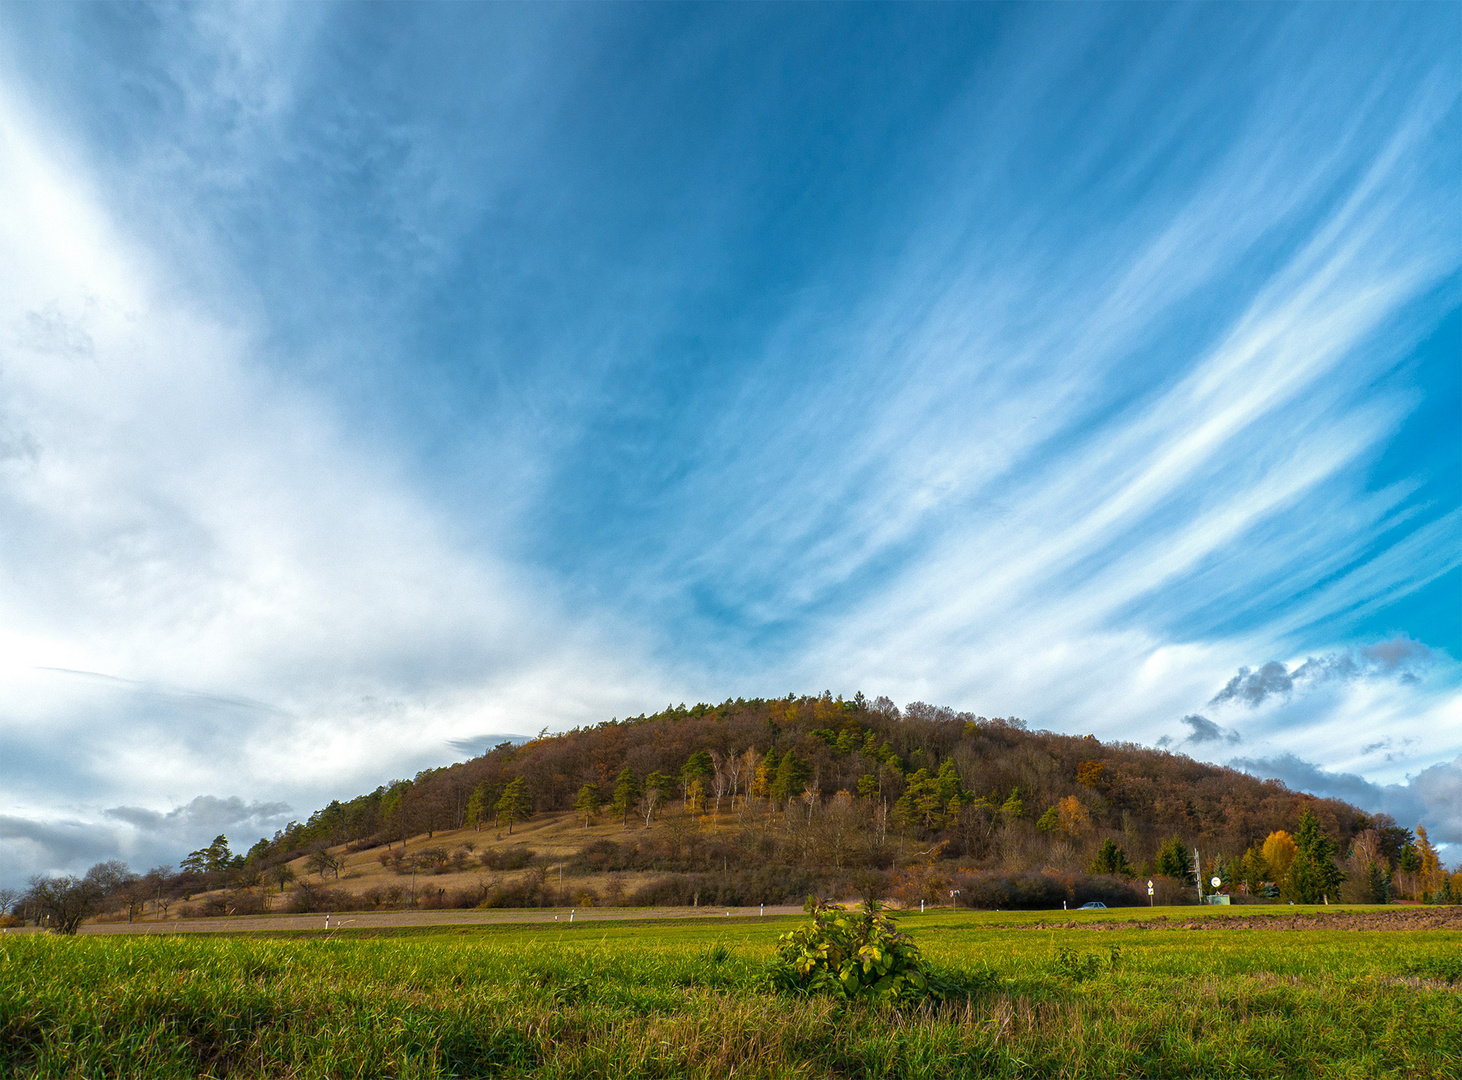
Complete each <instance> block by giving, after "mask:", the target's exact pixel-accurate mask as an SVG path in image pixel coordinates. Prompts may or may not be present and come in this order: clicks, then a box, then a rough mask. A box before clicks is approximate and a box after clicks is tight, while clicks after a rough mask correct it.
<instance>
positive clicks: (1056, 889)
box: [960, 874, 1070, 911]
mask: <svg viewBox="0 0 1462 1080" xmlns="http://www.w3.org/2000/svg"><path fill="white" fill-rule="evenodd" d="M960 889H961V892H962V895H961V897H960V900H961V902H962V903H963V904H964V905H965V906H967V907H972V908H985V909H988V910H999V911H1022V910H1046V909H1050V908H1059V907H1060V906H1061V904H1062V902H1063V901H1066V900H1069V899H1070V893H1069V892H1068V891H1067V888H1066V884H1065V882H1063V881H1061V880H1060V879H1059V878H1057V877H1054V876H1052V875H1050V874H973V875H971V876H970V877H969V878H967V879H962V880H961V882H960Z"/></svg>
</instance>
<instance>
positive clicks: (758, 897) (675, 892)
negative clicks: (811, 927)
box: [625, 866, 818, 907]
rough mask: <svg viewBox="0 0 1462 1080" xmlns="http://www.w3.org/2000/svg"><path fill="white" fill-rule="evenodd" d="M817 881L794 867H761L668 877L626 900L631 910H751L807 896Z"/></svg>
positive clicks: (654, 882)
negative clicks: (702, 906)
mask: <svg viewBox="0 0 1462 1080" xmlns="http://www.w3.org/2000/svg"><path fill="white" fill-rule="evenodd" d="M817 885H818V878H817V877H816V876H815V875H813V874H810V873H808V872H807V871H806V870H800V869H798V868H797V867H794V866H761V867H758V868H756V869H755V870H739V871H733V872H731V873H729V874H724V873H722V874H717V873H707V874H666V875H665V876H663V877H659V878H656V879H655V880H653V881H649V882H646V883H645V884H644V885H641V886H640V887H639V888H638V889H636V890H635V891H634V892H632V893H631V894H630V895H629V897H628V898H627V899H626V900H625V903H627V904H628V905H629V906H630V907H688V906H689V905H691V904H705V905H708V906H716V905H726V906H729V907H750V906H751V905H753V904H784V903H787V902H788V901H789V900H795V899H797V898H799V897H803V896H806V895H807V894H808V893H810V892H811V891H813V889H814V888H816V886H817Z"/></svg>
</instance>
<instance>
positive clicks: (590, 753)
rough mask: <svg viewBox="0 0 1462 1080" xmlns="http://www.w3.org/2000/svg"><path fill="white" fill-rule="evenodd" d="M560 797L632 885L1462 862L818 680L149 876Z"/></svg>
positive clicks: (584, 733)
mask: <svg viewBox="0 0 1462 1080" xmlns="http://www.w3.org/2000/svg"><path fill="white" fill-rule="evenodd" d="M568 811H571V812H573V813H574V814H575V815H576V816H579V817H582V819H583V824H584V825H585V827H587V826H588V825H589V824H591V823H592V822H594V821H595V820H599V819H603V818H608V819H612V820H614V821H617V822H618V823H619V825H620V827H621V830H622V831H623V834H624V835H623V837H622V838H621V839H619V840H602V839H601V840H598V841H595V842H594V843H591V844H586V846H585V849H584V850H583V851H582V852H581V853H580V856H579V859H578V860H577V864H576V865H577V866H578V867H579V868H581V869H585V870H600V871H609V872H611V873H613V872H614V871H620V870H653V871H658V872H661V873H663V874H667V875H670V877H668V878H667V879H666V883H665V884H664V885H663V887H662V888H661V889H660V892H659V894H658V895H644V896H641V897H640V899H641V900H642V901H643V902H656V901H661V902H682V901H688V900H689V899H690V896H691V894H692V892H693V893H694V895H695V896H696V897H699V896H700V892H701V890H702V889H704V890H706V898H707V899H708V900H711V899H712V898H715V902H726V903H729V902H733V901H734V900H736V899H738V898H742V899H744V898H745V895H746V894H747V893H748V892H749V891H751V890H752V889H753V888H757V889H760V890H761V891H762V893H763V898H768V899H780V898H783V897H766V896H765V893H766V892H767V891H769V890H770V891H773V892H775V891H776V888H777V886H776V884H775V881H776V880H777V879H778V874H779V872H780V880H781V881H782V882H783V885H782V888H783V890H784V892H788V893H790V892H792V891H794V890H795V889H801V888H803V887H805V886H807V885H808V883H809V881H811V882H812V883H814V884H820V885H824V886H826V885H828V884H829V883H834V882H835V883H837V884H839V885H841V886H842V887H844V888H851V887H854V885H853V882H854V879H855V877H856V876H857V875H859V874H866V873H875V874H882V875H884V881H885V886H884V887H885V888H886V889H887V890H889V891H891V892H893V893H895V894H896V895H899V896H901V897H902V898H904V899H905V900H906V901H912V900H914V899H919V898H928V899H936V898H939V897H942V896H944V895H945V894H946V893H950V894H952V892H953V889H954V888H959V889H960V894H961V895H962V896H964V897H965V900H964V902H965V903H973V902H978V900H979V899H980V898H981V897H984V898H986V899H988V900H990V901H991V902H990V904H989V906H1009V907H1013V906H1039V905H1040V904H1042V903H1044V902H1046V901H1048V900H1051V899H1054V898H1055V897H1056V892H1057V891H1060V890H1059V888H1058V886H1057V885H1056V884H1053V881H1056V880H1061V879H1063V876H1064V880H1065V882H1066V885H1065V887H1064V888H1065V892H1064V893H1063V895H1064V896H1069V897H1071V898H1072V899H1075V898H1076V894H1075V892H1074V891H1073V887H1072V885H1071V882H1073V881H1074V880H1076V879H1077V878H1079V877H1080V878H1085V877H1088V876H1091V875H1095V876H1096V877H1097V878H1099V879H1101V880H1102V881H1104V882H1106V884H1105V885H1104V886H1102V887H1101V888H1097V887H1096V886H1095V885H1092V884H1091V883H1090V882H1088V886H1087V888H1088V895H1090V896H1096V895H1097V894H1098V893H1100V894H1101V895H1102V896H1103V897H1104V898H1107V899H1109V900H1113V901H1116V902H1126V901H1130V900H1134V899H1137V898H1139V894H1138V893H1137V892H1135V891H1133V890H1132V889H1131V888H1130V886H1126V885H1124V884H1123V883H1124V882H1127V881H1130V880H1131V879H1133V878H1135V877H1137V876H1139V875H1140V876H1141V877H1143V878H1146V877H1148V876H1150V875H1152V876H1156V877H1158V878H1160V879H1161V885H1162V888H1163V890H1164V896H1163V899H1176V898H1177V897H1178V895H1180V894H1181V892H1182V890H1183V889H1184V888H1187V887H1192V886H1193V885H1194V884H1195V882H1196V881H1197V880H1198V876H1199V875H1200V874H1201V875H1202V879H1203V880H1204V881H1205V882H1206V881H1207V880H1208V878H1209V877H1210V876H1212V875H1216V876H1218V877H1220V878H1221V879H1222V881H1223V885H1222V888H1223V889H1224V891H1230V892H1233V893H1235V894H1237V895H1244V894H1249V895H1254V896H1260V895H1271V896H1274V895H1277V896H1280V897H1282V898H1288V899H1295V900H1297V901H1301V902H1318V901H1320V900H1321V899H1329V900H1332V901H1335V900H1341V899H1344V900H1348V901H1356V902H1363V901H1364V902H1384V901H1385V900H1389V899H1392V898H1402V897H1405V898H1415V899H1426V900H1442V901H1449V900H1451V899H1452V898H1453V894H1454V892H1455V891H1456V888H1457V885H1462V882H1457V883H1454V882H1453V880H1452V878H1451V876H1450V875H1448V874H1447V873H1446V872H1445V871H1444V870H1443V868H1442V866H1441V863H1440V861H1439V860H1438V858H1437V855H1436V852H1435V849H1434V848H1433V847H1432V846H1431V844H1430V843H1429V841H1428V839H1427V836H1426V833H1425V830H1423V829H1420V828H1418V830H1417V831H1416V832H1415V833H1412V832H1411V831H1409V830H1407V829H1405V828H1403V827H1401V826H1400V825H1398V824H1397V823H1396V822H1395V821H1393V820H1391V819H1390V818H1389V817H1386V816H1385V815H1367V814H1366V813H1364V812H1362V811H1361V810H1359V809H1358V808H1356V807H1354V806H1352V805H1350V804H1348V803H1345V802H1342V801H1340V800H1336V799H1321V798H1316V797H1314V796H1310V795H1306V794H1302V793H1297V792H1294V791H1291V790H1290V789H1288V788H1287V787H1286V786H1285V785H1283V784H1282V783H1280V782H1279V781H1276V780H1259V779H1256V778H1254V777H1252V776H1249V775H1247V774H1245V773H1241V772H1238V771H1235V770H1232V769H1226V768H1219V767H1216V766H1212V765H1206V764H1202V763H1199V762H1196V761H1193V760H1192V759H1190V758H1188V757H1185V756H1183V755H1181V754H1174V753H1171V752H1168V751H1165V750H1154V749H1149V748H1146V747H1141V746H1137V745H1134V744H1130V743H1116V744H1103V743H1101V742H1098V741H1097V740H1096V739H1095V737H1093V736H1084V737H1081V736H1070V735H1061V734H1056V733H1052V732H1048V731H1035V732H1032V731H1028V730H1027V729H1026V727H1025V725H1024V724H1023V723H1022V722H1021V721H1019V720H1017V719H1006V718H998V717H997V718H986V717H983V716H975V715H973V714H970V713H961V712H954V711H953V710H950V709H947V708H940V707H935V706H930V705H926V704H923V703H921V702H914V703H912V704H910V705H908V706H906V707H905V708H903V709H899V708H898V707H896V706H895V705H894V704H893V703H892V702H891V701H889V700H888V699H887V698H882V697H880V698H878V699H876V700H874V701H871V702H870V701H868V700H866V699H865V698H864V697H863V695H862V694H858V695H857V696H855V697H854V698H852V699H850V700H844V699H842V698H840V697H839V698H834V697H833V696H832V695H831V694H830V693H824V694H822V695H821V696H816V697H813V696H801V697H798V696H793V695H789V696H787V697H785V698H777V699H749V700H748V699H736V700H734V701H726V702H724V703H722V704H720V705H710V704H704V703H702V704H697V705H695V706H694V707H689V708H688V707H686V706H684V705H680V706H671V707H668V708H666V709H665V710H664V711H662V712H659V713H656V714H654V715H648V716H646V715H641V716H637V717H632V718H628V719H625V720H618V719H615V720H611V721H608V722H606V723H602V724H599V725H595V726H592V727H586V728H578V729H575V730H573V731H569V732H565V733H562V734H558V735H551V736H549V735H544V736H541V737H540V738H538V739H535V740H533V741H531V742H528V743H526V744H525V745H521V746H515V745H512V744H510V743H502V744H500V745H498V746H495V747H493V748H491V749H489V750H487V751H486V752H485V753H484V754H482V755H481V756H479V757H476V758H473V759H472V760H470V761H466V762H462V763H459V764H455V765H451V766H447V767H444V768H439V769H429V770H426V771H423V772H421V773H419V774H417V776H416V777H414V778H413V779H411V780H400V781H396V782H394V783H391V784H386V785H382V786H381V787H379V788H377V789H376V790H375V791H373V792H370V793H369V794H366V795H362V796H359V797H357V798H354V799H351V800H349V801H345V802H340V801H335V802H332V803H330V804H329V805H328V806H326V807H324V808H323V809H321V810H319V811H317V812H316V813H314V814H312V815H311V816H310V818H309V819H308V820H307V821H305V822H291V823H290V824H289V825H288V826H287V827H286V828H284V829H282V830H280V831H279V832H278V833H276V834H275V836H274V837H272V838H268V839H262V840H260V841H259V842H258V843H257V844H255V845H254V846H253V847H252V848H251V849H250V850H249V851H248V852H247V853H246V854H243V855H233V854H232V853H230V852H229V851H228V847H227V841H226V840H225V839H224V838H223V837H220V838H218V840H216V841H215V842H214V844H213V845H211V846H210V847H209V848H205V849H202V850H200V851H197V852H193V853H191V854H190V855H189V856H188V858H187V859H185V860H184V861H183V865H182V867H181V869H180V872H178V873H176V874H168V873H166V872H164V871H163V869H162V868H159V869H158V870H156V871H154V872H153V873H152V874H151V875H150V876H149V877H148V878H147V882H148V885H147V888H148V889H152V890H153V891H154V893H155V894H156V895H157V897H158V899H159V903H162V902H163V894H171V895H186V894H187V893H189V892H199V891H203V890H204V889H207V888H210V887H217V886H218V885H222V884H228V885H232V886H235V887H236V888H237V887H239V886H250V885H252V886H254V887H255V888H258V889H265V888H268V887H270V886H273V887H274V888H277V889H278V890H281V891H282V890H283V889H284V888H285V887H286V886H287V885H288V884H290V882H291V880H292V878H293V876H294V873H295V872H294V870H293V869H291V868H290V867H289V866H288V865H286V864H287V863H289V862H290V861H292V860H296V859H298V858H299V857H300V856H301V855H306V856H308V857H309V859H310V863H309V871H310V872H312V873H315V874H318V876H319V878H320V879H321V880H322V881H323V880H324V879H325V877H326V875H328V874H331V873H334V874H336V875H338V856H337V855H335V854H332V852H331V850H330V849H332V848H336V849H338V847H339V846H340V845H342V844H343V845H349V847H350V848H351V849H353V850H360V849H363V848H367V847H381V848H383V849H384V850H385V851H386V852H390V851H391V849H392V848H393V847H394V846H395V845H398V844H402V845H404V842H405V841H406V840H407V839H408V838H411V837H417V836H422V835H425V836H426V837H428V838H430V837H432V836H434V835H435V833H436V832H438V831H441V830H457V829H463V828H473V829H477V830H482V829H492V830H493V831H494V833H495V834H496V835H498V836H501V837H506V836H511V835H512V834H513V832H514V829H515V828H516V827H517V825H519V824H520V823H521V822H523V821H525V820H528V819H530V818H532V817H533V816H534V815H537V814H541V813H545V812H568ZM1290 830H1292V831H1290ZM1195 850H1196V851H1197V852H1199V853H1201V855H1200V856H1199V857H1200V858H1201V863H1196V862H1195ZM383 857H384V856H383ZM737 875H741V878H740V879H739V880H741V882H742V884H741V885H737V883H736V881H737V878H736V876H737ZM1039 875H1045V877H1044V878H1039V877H1038V876H1039ZM134 876H135V875H134ZM139 880H140V879H139ZM752 882H755V883H756V884H755V886H753V885H752V884H751V883H752ZM992 882H1003V883H1004V884H1003V885H996V884H992ZM769 883H770V884H769ZM140 888H141V887H140V886H137V887H135V888H134V889H133V891H134V892H135V891H137V890H138V889H140ZM1103 888H1104V889H1105V890H1106V891H1105V892H1102V889H1103ZM116 889H122V890H123V891H125V888H124V887H123V886H116ZM116 889H114V892H115V891H116ZM1093 889H1094V890H1095V891H1092V890H1093ZM1140 898H1141V899H1143V900H1145V899H1146V897H1145V894H1142V895H1141V896H1140ZM241 902H242V901H241ZM748 902H752V901H748ZM1055 902H1056V903H1057V904H1059V902H1060V901H1059V899H1056V900H1055Z"/></svg>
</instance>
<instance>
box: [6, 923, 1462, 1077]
mask: <svg viewBox="0 0 1462 1080" xmlns="http://www.w3.org/2000/svg"><path fill="white" fill-rule="evenodd" d="M785 926H786V924H785V923H783V924H781V925H776V926H771V925H765V924H760V925H750V926H747V925H744V924H742V925H724V924H723V925H722V926H719V927H716V926H707V925H705V924H700V925H691V926H675V925H668V924H667V925H663V926H653V925H641V926H638V927H628V926H617V927H611V926H607V925H605V924H599V925H593V924H590V925H586V926H580V927H575V928H568V927H557V928H553V929H551V930H550V929H544V928H537V929H528V928H521V927H519V928H511V929H509V928H503V927H494V928H492V929H491V931H489V932H477V931H475V930H473V931H466V932H463V931H460V930H459V931H456V932H453V933H448V934H435V935H432V934H418V935H412V936H401V937H391V936H374V937H369V938H365V937H359V936H357V937H350V936H343V935H338V936H334V937H331V938H322V937H314V938H295V939H270V940H259V939H242V938H225V939H220V938H215V937H209V938H207V939H203V938H184V937H177V938H165V937H137V938H86V937H83V938H79V939H73V940H62V939H57V938H52V937H41V936H27V937H9V938H0V1075H3V1076H15V1077H41V1076H44V1077H72V1076H75V1077H82V1076H88V1077H91V1076H95V1077H101V1076H147V1077H175V1076H176V1077H195V1076H215V1077H221V1076H240V1077H243V1076H261V1077H262V1076H271V1077H278V1076H291V1077H469V1076H525V1077H526V1076H534V1077H626V1078H627V1077H716V1078H717V1080H722V1078H726V1077H739V1076H745V1077H769V1078H770V1077H806V1076H847V1077H940V1078H943V1077H966V1076H968V1077H975V1076H997V1077H1006V1076H1009V1077H1016V1076H1062V1077H1125V1076H1131V1077H1138V1076H1142V1077H1158V1076H1250V1077H1271V1076H1273V1077H1332V1076H1333V1077H1350V1076H1409V1077H1449V1078H1455V1077H1456V1076H1458V1075H1462V991H1459V987H1458V985H1457V983H1456V982H1455V980H1454V981H1450V982H1449V981H1448V979H1447V977H1446V976H1447V973H1448V972H1450V971H1451V970H1453V968H1454V967H1455V964H1456V958H1457V956H1458V954H1459V950H1462V934H1458V933H1455V932H1446V931H1437V932H1422V933H1414V934H1401V933H1396V934H1357V933H1345V932H1335V931H1325V932H1322V931H1317V932H1278V931H1205V932H1183V931H1172V932H1166V933H1159V932H1152V931H1137V930H1114V931H1085V930H1068V931H1060V930H1044V929H1031V930H1020V931H1010V930H997V929H982V928H979V927H977V926H974V925H973V924H970V923H967V922H966V923H960V922H959V921H958V920H957V919H956V918H941V919H928V920H921V921H916V922H915V923H914V926H913V930H914V933H915V934H916V936H917V938H918V940H919V942H920V944H921V946H922V947H923V949H924V951H925V953H926V954H927V955H928V956H929V957H930V959H931V960H932V961H934V962H935V964H936V965H938V966H939V967H941V968H942V969H943V971H944V972H945V973H947V974H949V975H951V976H952V977H954V978H956V979H959V980H962V981H963V982H965V983H966V984H967V985H970V986H972V987H977V988H978V989H977V990H976V991H975V992H974V994H973V996H971V997H969V998H967V999H964V1000H960V1001H956V1002H952V1003H949V1004H946V1005H944V1006H941V1007H939V1008H917V1009H904V1010H898V1009H894V1008H870V1007H862V1006H839V1005H837V1004H835V1003H834V1002H832V1001H831V1000H828V999H821V998H795V997H778V996H775V995H772V994H771V993H770V992H768V991H767V990H765V989H764V979H763V969H764V965H765V962H766V959H767V958H768V956H769V955H770V941H771V938H772V937H773V936H774V934H775V932H776V931H778V930H782V929H785ZM1062 950H1065V953H1064V954H1063V952H1062ZM1437 973H1440V974H1437Z"/></svg>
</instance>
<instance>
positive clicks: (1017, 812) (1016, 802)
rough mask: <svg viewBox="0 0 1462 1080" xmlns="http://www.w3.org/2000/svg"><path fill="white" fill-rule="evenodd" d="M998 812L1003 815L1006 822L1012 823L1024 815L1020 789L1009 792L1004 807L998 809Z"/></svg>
mask: <svg viewBox="0 0 1462 1080" xmlns="http://www.w3.org/2000/svg"><path fill="white" fill-rule="evenodd" d="M1000 812H1001V813H1002V814H1004V815H1005V817H1006V819H1007V820H1008V821H1014V820H1015V819H1016V818H1019V817H1023V816H1024V815H1025V803H1024V802H1022V801H1021V798H1020V788H1015V789H1014V790H1013V791H1011V793H1010V798H1008V799H1006V800H1005V803H1004V805H1002V806H1001V807H1000Z"/></svg>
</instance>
